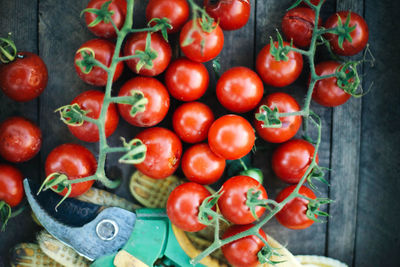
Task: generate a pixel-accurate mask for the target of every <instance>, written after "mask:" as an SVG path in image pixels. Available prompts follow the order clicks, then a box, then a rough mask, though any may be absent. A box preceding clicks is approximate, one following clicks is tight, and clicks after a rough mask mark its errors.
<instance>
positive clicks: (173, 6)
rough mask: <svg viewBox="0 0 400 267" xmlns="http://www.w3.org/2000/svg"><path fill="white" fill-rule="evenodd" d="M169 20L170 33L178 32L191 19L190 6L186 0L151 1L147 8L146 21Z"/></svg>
mask: <svg viewBox="0 0 400 267" xmlns="http://www.w3.org/2000/svg"><path fill="white" fill-rule="evenodd" d="M153 18H167V19H168V20H169V24H171V26H172V29H168V30H167V32H168V33H176V32H178V31H179V30H180V29H181V28H182V26H183V24H184V23H185V22H186V21H187V20H188V18H189V4H188V3H187V1H186V0H174V1H171V0H150V1H149V3H148V4H147V7H146V19H147V21H148V22H149V21H150V20H152V19H153Z"/></svg>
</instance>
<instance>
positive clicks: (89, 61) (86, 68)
mask: <svg viewBox="0 0 400 267" xmlns="http://www.w3.org/2000/svg"><path fill="white" fill-rule="evenodd" d="M76 53H77V54H78V53H81V55H82V60H76V61H75V64H76V65H77V66H78V67H79V68H80V69H81V71H82V72H83V73H84V74H89V73H90V72H91V71H92V69H93V68H94V67H95V66H96V62H95V53H94V51H93V49H91V48H89V47H82V48H81V49H79V50H78V51H77V52H76Z"/></svg>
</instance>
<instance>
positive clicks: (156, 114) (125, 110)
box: [118, 77, 170, 127]
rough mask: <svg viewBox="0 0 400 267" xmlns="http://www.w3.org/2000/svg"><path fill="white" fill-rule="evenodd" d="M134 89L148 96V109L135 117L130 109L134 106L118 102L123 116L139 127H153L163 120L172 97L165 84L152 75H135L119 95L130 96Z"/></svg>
mask: <svg viewBox="0 0 400 267" xmlns="http://www.w3.org/2000/svg"><path fill="white" fill-rule="evenodd" d="M132 90H137V91H140V92H142V93H143V95H144V97H145V98H147V101H148V103H147V104H146V110H145V111H143V112H140V113H137V114H136V115H135V116H134V117H132V116H131V114H130V111H131V108H132V106H131V105H128V104H118V110H119V113H120V114H121V116H122V118H124V119H125V120H126V121H127V122H128V123H130V124H132V125H133V126H137V127H151V126H154V125H156V124H158V123H159V122H161V121H162V120H163V119H164V118H165V116H166V115H167V113H168V109H169V105H170V98H169V94H168V91H167V89H166V88H165V86H164V85H163V84H162V83H161V82H159V81H158V80H157V79H154V78H151V77H135V78H132V79H130V80H129V81H127V82H126V83H125V84H124V85H123V86H122V87H121V90H120V91H119V93H118V96H130V95H131V91H132Z"/></svg>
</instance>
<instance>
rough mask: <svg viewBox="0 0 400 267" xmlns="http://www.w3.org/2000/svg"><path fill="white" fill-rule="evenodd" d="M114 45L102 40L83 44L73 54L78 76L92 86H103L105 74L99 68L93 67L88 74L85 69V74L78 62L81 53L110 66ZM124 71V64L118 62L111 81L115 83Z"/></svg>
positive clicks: (80, 58) (105, 80)
mask: <svg viewBox="0 0 400 267" xmlns="http://www.w3.org/2000/svg"><path fill="white" fill-rule="evenodd" d="M114 50H115V45H114V44H113V43H112V42H110V41H107V40H104V39H93V40H89V41H87V42H86V43H84V44H83V45H82V46H81V47H80V48H79V49H78V51H77V52H76V54H75V59H74V62H75V70H76V72H77V73H78V76H79V77H80V78H81V79H82V80H83V81H84V82H86V83H88V84H91V85H94V86H105V85H106V84H107V76H108V75H107V72H106V71H105V70H103V69H102V68H101V67H98V66H93V68H92V69H91V70H90V72H89V73H85V72H86V71H88V69H87V68H86V67H83V68H84V69H85V72H83V71H82V69H81V67H80V66H79V65H80V62H82V60H83V56H82V53H84V54H90V55H92V56H93V55H94V58H95V59H96V60H98V61H99V62H100V63H102V64H103V65H105V66H106V67H109V66H110V65H111V61H112V56H113V55H114ZM123 69H124V63H123V62H118V63H117V66H116V68H115V74H114V77H113V81H116V80H117V79H118V78H119V77H120V76H121V74H122V71H123Z"/></svg>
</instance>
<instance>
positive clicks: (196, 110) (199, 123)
mask: <svg viewBox="0 0 400 267" xmlns="http://www.w3.org/2000/svg"><path fill="white" fill-rule="evenodd" d="M213 122H214V114H213V112H212V110H211V109H210V108H209V107H208V106H207V105H205V104H203V103H200V102H189V103H184V104H182V105H181V106H179V107H178V108H177V109H176V110H175V112H174V115H173V116H172V126H173V128H174V131H175V133H176V134H177V135H178V136H179V138H180V139H182V141H184V142H186V143H198V142H201V141H203V140H205V139H206V138H207V135H208V130H209V129H210V127H211V124H212V123H213Z"/></svg>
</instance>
